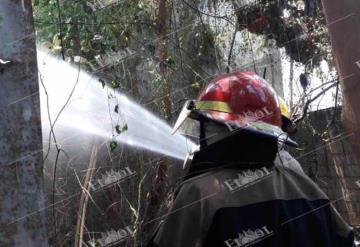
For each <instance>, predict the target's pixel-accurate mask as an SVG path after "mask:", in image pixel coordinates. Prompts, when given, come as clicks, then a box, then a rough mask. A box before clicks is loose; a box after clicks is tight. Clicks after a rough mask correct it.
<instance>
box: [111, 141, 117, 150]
mask: <svg viewBox="0 0 360 247" xmlns="http://www.w3.org/2000/svg"><path fill="white" fill-rule="evenodd" d="M117 146H118V144H117V142H116V141H111V142H110V150H111V152H112V151H114V150H115V149H116V148H117Z"/></svg>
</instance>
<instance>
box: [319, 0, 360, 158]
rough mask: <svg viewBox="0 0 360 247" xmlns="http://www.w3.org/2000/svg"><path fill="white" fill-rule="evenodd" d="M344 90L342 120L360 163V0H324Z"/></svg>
mask: <svg viewBox="0 0 360 247" xmlns="http://www.w3.org/2000/svg"><path fill="white" fill-rule="evenodd" d="M323 7H324V12H325V16H326V21H327V26H328V28H329V33H330V39H331V44H332V47H333V51H334V55H335V57H336V61H337V66H338V69H339V73H340V81H341V86H342V93H343V98H344V102H343V107H342V120H343V123H344V125H345V127H346V129H347V130H348V131H349V132H351V133H353V135H352V142H353V144H354V151H355V153H356V155H357V158H358V161H359V163H360V141H359V140H360V131H359V123H360V107H359V105H360V98H359V95H360V87H359V82H360V65H359V64H357V62H359V60H360V34H359V30H360V1H356V0H343V1H333V0H323Z"/></svg>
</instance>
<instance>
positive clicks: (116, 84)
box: [111, 80, 120, 88]
mask: <svg viewBox="0 0 360 247" xmlns="http://www.w3.org/2000/svg"><path fill="white" fill-rule="evenodd" d="M111 87H112V88H119V87H120V83H119V82H117V81H115V80H114V81H112V82H111Z"/></svg>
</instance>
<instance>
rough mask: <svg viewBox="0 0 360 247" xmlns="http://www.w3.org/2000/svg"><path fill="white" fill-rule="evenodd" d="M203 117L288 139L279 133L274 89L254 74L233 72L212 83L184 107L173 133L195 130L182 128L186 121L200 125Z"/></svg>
mask: <svg viewBox="0 0 360 247" xmlns="http://www.w3.org/2000/svg"><path fill="white" fill-rule="evenodd" d="M204 117H205V119H211V120H214V121H217V122H222V123H225V124H227V123H234V124H235V125H236V126H237V127H240V128H248V129H251V130H254V131H256V132H261V133H267V134H271V135H275V136H277V137H281V139H284V138H286V139H287V136H286V134H285V133H284V132H283V131H282V130H281V110H280V105H279V102H278V97H277V95H276V93H275V91H274V89H273V88H272V87H271V85H270V84H269V83H267V82H266V81H265V80H264V79H263V78H261V77H259V76H258V75H256V74H255V73H253V72H234V73H230V74H224V75H220V76H218V77H216V78H215V79H213V80H212V81H211V82H210V83H209V84H208V85H207V86H206V87H205V88H204V89H203V90H202V91H201V92H200V94H199V96H198V98H197V99H196V101H188V102H187V103H186V104H185V106H184V108H183V110H182V112H181V114H180V116H179V118H178V121H177V122H176V124H175V126H174V132H175V131H177V130H178V129H179V128H180V127H182V128H183V127H185V128H183V129H185V131H188V130H186V129H194V126H195V125H194V124H196V123H194V121H186V122H187V124H184V122H185V120H189V119H190V120H191V119H194V120H199V121H200V122H201V121H202V120H201V119H204ZM195 122H196V121H195ZM187 127H190V128H187ZM195 129H197V127H196V126H195ZM185 131H184V132H185ZM185 134H187V133H186V132H185ZM190 136H191V135H190ZM286 142H287V141H286Z"/></svg>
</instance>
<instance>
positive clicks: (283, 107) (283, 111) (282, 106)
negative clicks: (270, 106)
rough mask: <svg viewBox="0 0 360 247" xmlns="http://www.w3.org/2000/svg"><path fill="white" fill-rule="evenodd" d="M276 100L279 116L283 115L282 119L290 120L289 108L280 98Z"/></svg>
mask: <svg viewBox="0 0 360 247" xmlns="http://www.w3.org/2000/svg"><path fill="white" fill-rule="evenodd" d="M278 100H279V104H280V111H281V115H283V116H284V117H287V118H290V110H289V107H288V106H287V104H286V103H285V101H284V100H283V99H282V98H281V97H278Z"/></svg>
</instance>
